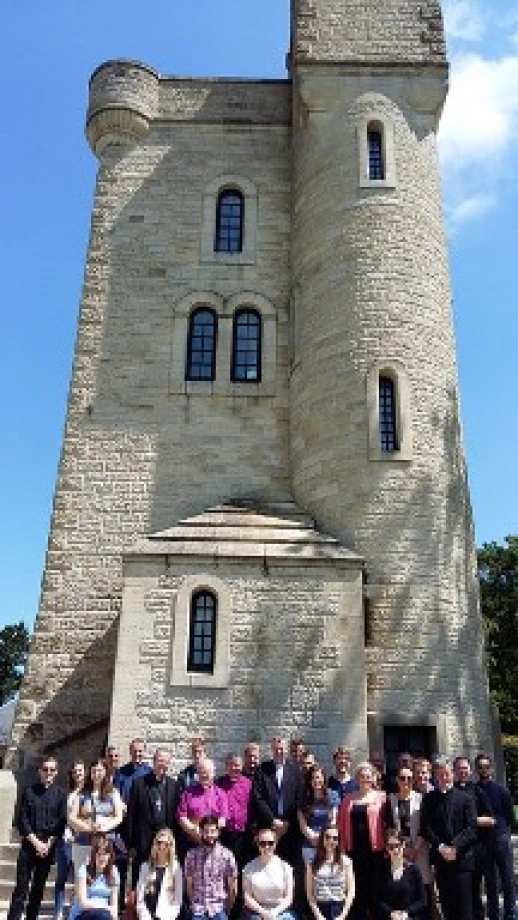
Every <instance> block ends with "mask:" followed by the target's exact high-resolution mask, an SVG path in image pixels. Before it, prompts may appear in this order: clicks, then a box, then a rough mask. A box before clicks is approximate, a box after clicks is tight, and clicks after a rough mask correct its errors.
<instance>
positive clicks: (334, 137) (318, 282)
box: [290, 0, 488, 751]
mask: <svg viewBox="0 0 518 920" xmlns="http://www.w3.org/2000/svg"><path fill="white" fill-rule="evenodd" d="M292 69H293V87H294V109H293V132H294V193H293V195H294V199H293V226H292V286H293V287H292V290H293V297H294V309H295V313H296V330H297V331H296V346H295V351H296V358H295V364H294V369H293V373H292V375H291V382H290V393H291V412H290V423H291V439H290V446H291V463H292V476H293V493H294V496H295V499H296V501H297V502H299V503H300V504H302V505H303V506H304V508H306V509H307V510H308V511H309V512H310V513H311V514H312V515H313V516H314V517H315V518H316V520H317V521H318V523H319V525H320V526H321V527H322V528H323V529H324V530H325V531H326V532H329V533H332V534H334V535H335V536H336V537H337V538H338V539H339V540H340V541H342V542H343V543H344V544H345V545H346V546H349V547H353V548H354V549H355V550H356V551H357V552H359V553H360V554H361V555H362V556H363V558H364V559H365V563H366V572H367V575H368V586H367V588H366V594H367V601H368V624H367V628H368V635H367V637H366V640H367V642H366V644H367V681H368V708H369V721H370V726H369V729H370V739H371V744H372V745H373V746H374V747H376V748H381V747H383V728H384V726H387V725H390V726H397V725H400V724H402V723H405V724H407V725H411V724H415V725H418V724H419V725H422V726H424V725H426V724H429V725H432V724H433V725H435V726H436V727H437V729H438V737H439V739H440V746H441V748H442V749H447V748H449V749H451V750H457V751H460V750H469V749H470V748H472V747H473V746H474V747H476V746H477V744H479V743H480V742H481V741H482V740H483V741H484V742H485V741H486V739H487V735H488V722H487V718H488V715H487V713H488V709H487V687H486V681H485V676H484V668H483V665H482V662H481V658H480V632H479V627H478V615H477V612H476V611H477V588H476V582H475V565H476V560H475V553H474V543H473V534H472V525H471V512H470V507H469V498H468V490H467V483H466V475H465V466H464V457H463V448H462V442H461V432H460V424H459V406H458V382H457V368H456V356H455V342H454V335H453V328H452V318H451V308H450V283H449V266H448V258H447V247H446V241H445V228H444V219H443V212H442V202H441V189H440V177H439V168H438V160H437V145H436V132H437V127H438V122H439V118H440V114H441V111H442V107H443V103H444V100H445V96H446V90H447V77H448V71H447V63H446V58H445V45H444V33H443V23H442V17H441V10H440V5H439V3H438V2H436V0H427V2H425V3H421V2H412V0H410V2H405V3H403V4H402V3H400V2H399V0H398V2H396V0H393V2H392V0H389V2H384V3H383V4H380V3H378V2H376V0H371V2H367V3H364V2H363V3H358V2H357V0H350V2H338V0H300V2H299V3H296V4H295V5H294V19H293V47H292ZM379 151H381V153H380V158H381V160H382V166H381V169H379V170H377V169H376V167H377V159H376V157H377V152H379ZM369 158H370V162H369ZM387 392H388V397H389V399H390V400H393V401H394V404H393V406H392V412H393V415H392V423H393V426H394V430H393V432H392V434H393V436H394V441H393V442H392V443H387V442H385V443H384V444H383V443H380V428H381V436H382V440H383V424H384V422H386V420H387V411H386V410H387V406H386V403H383V393H387ZM388 415H389V423H390V415H391V412H390V409H389V413H388ZM385 435H387V432H386V431H385ZM389 441H390V436H389ZM480 732H481V734H480ZM396 734H397V733H396Z"/></svg>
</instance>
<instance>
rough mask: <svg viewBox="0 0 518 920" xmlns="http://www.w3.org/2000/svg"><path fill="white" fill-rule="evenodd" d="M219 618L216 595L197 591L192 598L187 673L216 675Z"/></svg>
mask: <svg viewBox="0 0 518 920" xmlns="http://www.w3.org/2000/svg"><path fill="white" fill-rule="evenodd" d="M217 617H218V599H217V597H216V595H215V594H214V593H213V592H212V591H196V592H195V593H194V594H193V595H192V597H191V610H190V619H189V646H188V651H187V671H189V672H194V673H198V674H213V673H214V662H215V659H216V630H217V625H218V624H217Z"/></svg>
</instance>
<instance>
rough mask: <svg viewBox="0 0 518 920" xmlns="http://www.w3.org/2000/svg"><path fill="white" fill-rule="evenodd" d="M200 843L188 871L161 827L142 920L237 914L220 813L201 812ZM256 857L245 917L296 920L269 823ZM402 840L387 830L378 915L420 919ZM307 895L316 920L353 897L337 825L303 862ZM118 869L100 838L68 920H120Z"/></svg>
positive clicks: (139, 904)
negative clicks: (185, 912)
mask: <svg viewBox="0 0 518 920" xmlns="http://www.w3.org/2000/svg"><path fill="white" fill-rule="evenodd" d="M200 839H201V843H200V844H199V846H197V847H194V848H193V849H191V850H190V851H189V853H188V854H187V857H186V861H185V866H184V871H183V872H182V868H181V866H180V863H179V861H178V859H177V858H176V851H175V842H174V837H173V835H172V833H171V832H170V831H169V830H167V829H166V830H162V831H159V832H158V833H157V834H156V836H155V838H154V840H153V845H152V848H151V854H150V856H149V859H148V860H147V861H146V862H145V863H143V864H142V866H141V867H140V873H139V879H138V883H137V892H136V910H137V915H138V920H177V917H178V916H179V914H180V911H181V910H182V907H185V906H186V905H187V907H188V908H189V910H190V915H191V916H192V917H194V918H198V920H209V918H210V920H226V918H227V917H228V916H229V915H230V914H231V913H233V910H234V908H235V905H236V899H237V896H238V890H239V881H240V879H239V877H238V876H239V873H238V868H237V864H236V861H235V858H234V856H233V854H232V853H231V851H230V850H228V849H226V847H224V846H222V844H221V843H220V841H219V828H218V822H217V819H216V818H212V817H206V818H203V819H202V821H201V824H200ZM255 843H256V846H257V849H258V856H257V857H256V858H255V859H252V860H251V862H249V863H247V865H246V866H245V867H244V869H243V872H242V877H241V882H242V900H243V909H242V912H241V915H242V916H243V918H244V920H296V915H295V913H294V911H293V909H292V904H293V900H294V878H293V869H292V867H291V866H290V865H289V863H287V862H285V861H283V860H282V859H280V858H279V856H277V855H276V853H275V848H276V844H277V839H276V836H275V834H274V833H273V831H272V830H271V828H262V829H260V830H258V831H257V833H256V836H255ZM403 847H404V844H403V840H402V838H401V835H400V834H399V832H398V831H396V830H392V831H388V833H387V839H386V856H387V860H386V864H385V865H384V866H382V868H381V871H380V873H379V875H378V878H377V882H376V893H375V901H376V905H377V906H376V916H377V917H379V918H380V920H382V918H391V920H407V918H408V920H410V918H419V917H421V916H422V911H423V910H424V908H425V905H426V895H425V890H424V887H423V882H422V879H421V875H420V872H419V870H418V869H417V867H416V866H415V865H414V864H412V863H410V864H406V863H405V862H404V859H403ZM305 873H306V878H305V883H306V896H307V903H308V905H309V908H310V910H311V912H312V914H313V916H314V918H315V920H345V918H346V917H348V916H350V910H351V907H352V905H353V902H354V897H355V881H354V871H353V864H352V861H351V859H350V858H349V857H348V856H346V855H345V854H343V853H342V852H341V850H340V845H339V833H338V828H337V826H336V825H329V826H328V827H326V828H324V829H323V830H322V831H321V832H320V834H319V839H318V843H317V846H316V852H315V858H314V860H313V862H308V863H307V864H306V868H305ZM119 884H120V879H119V873H118V871H117V868H116V866H115V864H114V851H113V846H112V843H111V841H110V840H109V839H108V838H107V837H106V836H105V835H103V834H98V835H97V836H95V837H94V840H93V843H92V846H91V850H90V853H89V856H88V860H87V862H86V863H84V864H83V865H81V866H80V867H79V869H78V871H77V876H76V896H75V900H74V902H73V904H72V907H71V910H70V915H69V917H70V920H117V917H118V900H119Z"/></svg>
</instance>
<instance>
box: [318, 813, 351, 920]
mask: <svg viewBox="0 0 518 920" xmlns="http://www.w3.org/2000/svg"><path fill="white" fill-rule="evenodd" d="M306 894H307V897H308V902H309V906H310V907H311V910H312V912H313V916H314V917H315V920H345V918H346V917H347V916H348V915H349V912H350V910H351V905H352V903H353V901H354V872H353V864H352V861H351V859H350V858H349V857H348V856H346V855H345V854H343V853H341V852H340V839H339V834H338V827H337V826H336V825H335V824H332V825H330V826H329V827H326V828H324V829H323V830H322V831H321V832H320V837H319V840H318V844H317V851H316V855H315V859H314V860H313V862H312V863H308V864H307V865H306Z"/></svg>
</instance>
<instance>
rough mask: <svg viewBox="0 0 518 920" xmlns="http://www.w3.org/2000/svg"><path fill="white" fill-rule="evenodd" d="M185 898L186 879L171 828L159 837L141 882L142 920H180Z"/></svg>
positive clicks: (138, 899) (139, 911)
mask: <svg viewBox="0 0 518 920" xmlns="http://www.w3.org/2000/svg"><path fill="white" fill-rule="evenodd" d="M182 898H183V876H182V869H181V866H180V863H179V862H178V860H177V858H176V848H175V844H174V837H173V835H172V833H171V831H170V830H169V829H168V828H164V829H163V830H161V831H158V833H157V834H156V835H155V838H154V840H153V844H152V846H151V853H150V855H149V859H148V861H147V862H144V863H142V865H141V867H140V873H139V879H138V883H137V914H138V917H139V920H176V917H177V916H178V914H179V913H180V908H181V906H182Z"/></svg>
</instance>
